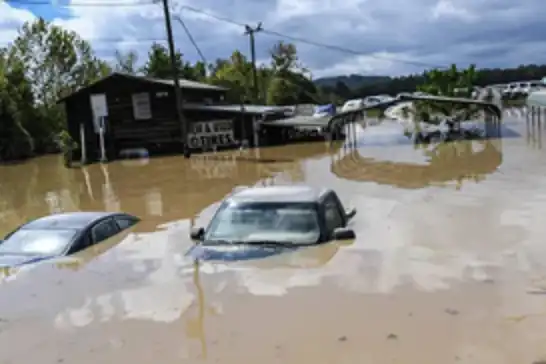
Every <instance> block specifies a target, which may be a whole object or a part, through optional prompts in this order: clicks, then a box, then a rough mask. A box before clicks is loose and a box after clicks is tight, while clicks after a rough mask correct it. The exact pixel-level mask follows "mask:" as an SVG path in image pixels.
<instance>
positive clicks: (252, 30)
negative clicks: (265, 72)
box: [245, 22, 263, 102]
mask: <svg viewBox="0 0 546 364" xmlns="http://www.w3.org/2000/svg"><path fill="white" fill-rule="evenodd" d="M262 30H263V28H262V23H261V22H260V23H258V25H257V26H256V27H254V28H253V27H251V26H250V25H245V35H248V36H249V39H250V57H251V59H252V79H253V86H254V100H255V102H256V101H257V100H258V96H259V95H258V71H257V70H256V44H255V40H254V33H258V32H261V31H262Z"/></svg>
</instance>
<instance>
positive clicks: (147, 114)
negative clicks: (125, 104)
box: [133, 92, 152, 120]
mask: <svg viewBox="0 0 546 364" xmlns="http://www.w3.org/2000/svg"><path fill="white" fill-rule="evenodd" d="M133 115H134V117H135V120H149V119H151V118H152V107H151V104H150V94H149V93H147V92H142V93H139V94H133Z"/></svg>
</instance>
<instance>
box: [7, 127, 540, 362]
mask: <svg viewBox="0 0 546 364" xmlns="http://www.w3.org/2000/svg"><path fill="white" fill-rule="evenodd" d="M398 129H399V127H398V126H397V125H396V124H394V123H391V122H385V123H383V124H381V125H379V126H375V127H370V128H368V129H362V128H361V127H360V126H356V127H355V129H354V131H355V133H356V134H355V135H356V136H355V137H353V138H351V139H349V140H348V141H347V142H346V143H344V144H343V145H342V144H336V145H334V146H329V145H328V144H326V143H307V144H300V145H292V146H285V147H275V148H264V149H262V150H259V151H244V152H226V153H222V154H218V155H216V156H212V157H197V156H196V157H195V158H192V159H191V160H184V159H183V158H181V157H168V158H158V159H151V160H149V161H148V162H142V161H141V162H138V161H126V162H121V161H118V162H113V163H110V164H107V165H92V166H89V167H87V168H85V169H72V170H68V169H64V168H63V167H62V162H61V160H60V158H58V157H56V156H53V157H44V158H38V159H35V160H32V161H29V162H28V163H25V164H22V165H16V166H3V167H0V176H1V178H0V234H2V235H3V234H5V233H7V232H8V231H9V230H11V229H13V228H14V227H15V226H17V225H19V224H21V223H24V222H25V221H27V220H28V219H31V218H34V217H38V216H41V215H44V214H48V213H54V212H58V211H75V210H123V211H127V212H130V213H133V214H136V215H138V216H141V217H142V218H143V222H142V223H141V224H140V225H138V226H136V227H135V228H134V229H133V230H132V231H130V232H127V233H126V234H124V235H122V236H118V237H116V238H113V239H111V240H110V241H108V242H106V243H104V244H102V245H101V246H100V247H95V248H93V249H91V250H89V251H86V252H83V253H81V254H78V255H77V256H76V257H73V258H71V259H69V260H66V261H62V262H59V263H56V264H49V263H48V264H42V265H39V266H37V267H33V268H31V269H23V270H22V271H19V272H15V274H11V275H10V273H14V272H9V271H6V272H0V274H2V275H3V278H2V280H3V282H2V283H0V363H2V364H4V363H5V364H7V363H31V362H40V363H60V362H63V363H79V364H85V363H133V364H137V363H157V362H161V363H164V364H171V363H197V362H208V363H246V362H260V363H307V362H308V363H337V364H342V363H394V362H396V363H419V364H426V363H431V364H432V363H434V364H438V363H453V362H459V361H460V362H465V363H495V364H499V363H529V364H530V363H533V362H535V361H539V360H541V359H545V358H546V240H545V236H546V223H545V221H546V220H545V219H546V214H545V212H546V208H545V207H544V206H546V173H545V172H546V152H545V151H544V150H543V149H541V140H542V139H541V137H542V130H539V129H538V128H534V129H532V130H531V129H530V128H528V127H527V126H526V124H525V122H524V121H518V120H512V121H510V120H509V122H508V123H507V126H506V127H504V128H503V129H506V130H503V137H502V138H500V139H490V140H474V141H458V142H453V143H448V144H436V145H431V146H428V147H419V148H416V147H414V146H413V145H412V144H411V143H408V142H407V138H405V137H401V133H398V131H399V130H398ZM292 183H307V184H311V185H315V186H327V187H331V188H334V189H336V190H337V191H338V193H339V194H340V196H341V198H342V200H343V201H344V202H345V203H346V204H347V205H350V206H354V207H356V208H357V209H358V214H357V216H356V218H355V220H354V221H353V223H352V226H353V228H354V229H355V230H356V232H357V235H358V237H357V239H356V241H354V242H345V243H331V244H326V245H323V246H318V247H314V248H309V249H306V250H300V251H298V252H296V253H292V254H285V255H280V256H276V257H273V258H268V259H264V260H260V261H254V262H244V263H229V264H221V263H201V265H199V266H197V265H196V264H194V263H193V262H190V261H187V260H186V258H185V257H184V253H185V252H186V251H187V249H188V248H189V247H190V246H191V242H190V241H189V238H188V234H189V228H190V226H191V224H194V223H197V224H198V223H201V222H202V221H203V220H206V219H207V218H208V216H210V214H211V213H212V211H214V207H215V206H217V202H218V201H219V200H221V199H222V197H223V196H225V195H226V194H227V193H229V192H230V191H231V190H232V189H233V188H234V187H236V186H240V185H272V184H292ZM543 293H544V294H543Z"/></svg>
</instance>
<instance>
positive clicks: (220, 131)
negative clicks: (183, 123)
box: [188, 120, 237, 148]
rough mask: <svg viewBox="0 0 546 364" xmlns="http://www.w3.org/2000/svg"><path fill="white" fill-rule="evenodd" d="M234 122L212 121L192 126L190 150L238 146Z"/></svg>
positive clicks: (189, 133)
mask: <svg viewBox="0 0 546 364" xmlns="http://www.w3.org/2000/svg"><path fill="white" fill-rule="evenodd" d="M236 144H237V141H236V140H235V136H234V132H233V120H212V121H204V122H197V123H192V124H190V128H189V130H188V145H189V146H190V148H213V147H223V146H231V145H236Z"/></svg>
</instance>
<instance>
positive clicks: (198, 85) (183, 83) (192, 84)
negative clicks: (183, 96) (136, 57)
mask: <svg viewBox="0 0 546 364" xmlns="http://www.w3.org/2000/svg"><path fill="white" fill-rule="evenodd" d="M133 77H135V76H133ZM136 78H140V79H142V80H145V81H148V82H154V83H161V84H165V85H170V86H174V80H166V79H162V78H151V77H138V76H136ZM179 82H180V87H181V88H190V89H202V90H217V91H227V88H225V87H221V86H216V85H210V84H208V83H202V82H197V81H192V80H186V79H183V78H180V79H179Z"/></svg>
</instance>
